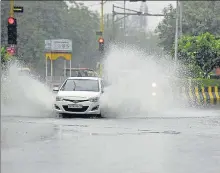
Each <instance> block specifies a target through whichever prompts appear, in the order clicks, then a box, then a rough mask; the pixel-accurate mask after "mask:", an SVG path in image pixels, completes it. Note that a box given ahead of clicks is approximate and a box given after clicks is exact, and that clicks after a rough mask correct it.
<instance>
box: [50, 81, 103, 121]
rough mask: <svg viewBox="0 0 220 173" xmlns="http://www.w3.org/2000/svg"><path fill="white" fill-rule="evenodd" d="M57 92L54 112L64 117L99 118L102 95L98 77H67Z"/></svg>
mask: <svg viewBox="0 0 220 173" xmlns="http://www.w3.org/2000/svg"><path fill="white" fill-rule="evenodd" d="M53 91H57V92H58V93H57V96H56V102H55V103H54V110H55V112H56V113H58V114H60V115H61V116H62V117H63V116H64V115H67V114H68V115H71V116H74V115H93V116H97V117H101V110H100V107H99V98H100V96H101V94H102V93H103V84H102V79H101V78H98V77H69V78H68V79H66V80H65V81H64V83H63V84H62V85H61V87H60V88H58V87H55V88H53Z"/></svg>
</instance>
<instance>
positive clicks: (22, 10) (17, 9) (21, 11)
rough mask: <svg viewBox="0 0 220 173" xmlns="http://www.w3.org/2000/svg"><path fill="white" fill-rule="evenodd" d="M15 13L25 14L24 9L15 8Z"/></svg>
mask: <svg viewBox="0 0 220 173" xmlns="http://www.w3.org/2000/svg"><path fill="white" fill-rule="evenodd" d="M13 11H14V12H15V13H23V12H24V7H21V6H14V9H13Z"/></svg>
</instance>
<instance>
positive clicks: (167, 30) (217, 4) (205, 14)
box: [155, 1, 220, 52]
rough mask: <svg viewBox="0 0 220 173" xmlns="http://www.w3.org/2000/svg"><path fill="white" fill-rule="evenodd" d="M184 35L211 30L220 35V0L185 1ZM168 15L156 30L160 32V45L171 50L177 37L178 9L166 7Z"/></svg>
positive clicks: (164, 11) (165, 11) (198, 33)
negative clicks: (176, 19) (176, 20)
mask: <svg viewBox="0 0 220 173" xmlns="http://www.w3.org/2000/svg"><path fill="white" fill-rule="evenodd" d="M182 3H183V20H182V27H183V28H182V29H183V35H200V34H202V33H205V32H210V33H212V34H214V35H217V36H219V35H220V30H219V23H220V1H183V2H182ZM163 13H164V14H165V15H166V16H165V17H164V19H163V20H162V21H161V22H160V23H159V25H158V26H157V29H156V30H155V32H157V33H158V34H159V38H160V43H159V44H160V46H162V47H163V48H164V49H165V50H166V51H168V52H170V51H171V49H172V46H173V43H174V38H175V18H176V9H175V8H174V7H173V6H172V5H169V7H166V8H164V10H163Z"/></svg>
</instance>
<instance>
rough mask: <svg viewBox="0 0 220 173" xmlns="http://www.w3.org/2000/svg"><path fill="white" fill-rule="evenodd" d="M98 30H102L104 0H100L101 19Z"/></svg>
mask: <svg viewBox="0 0 220 173" xmlns="http://www.w3.org/2000/svg"><path fill="white" fill-rule="evenodd" d="M100 31H101V32H102V35H103V32H104V0H101V21H100Z"/></svg>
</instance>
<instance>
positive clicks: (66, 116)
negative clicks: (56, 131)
mask: <svg viewBox="0 0 220 173" xmlns="http://www.w3.org/2000/svg"><path fill="white" fill-rule="evenodd" d="M59 118H69V115H68V114H59Z"/></svg>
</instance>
